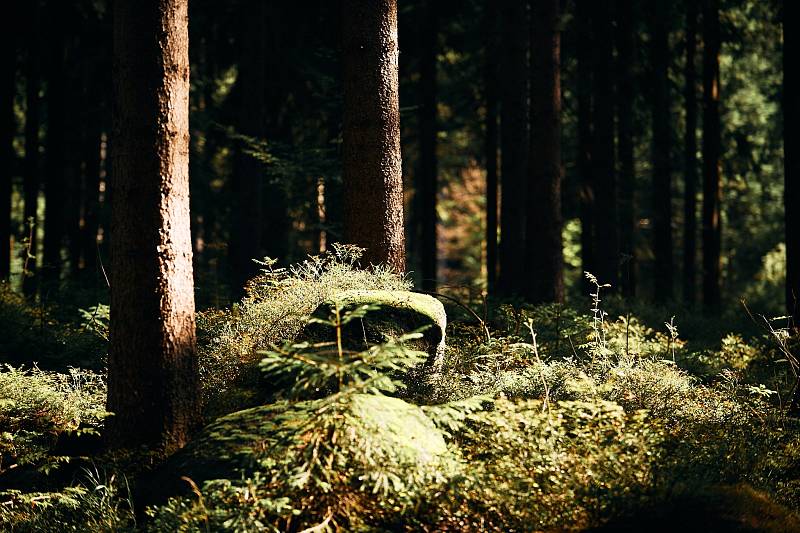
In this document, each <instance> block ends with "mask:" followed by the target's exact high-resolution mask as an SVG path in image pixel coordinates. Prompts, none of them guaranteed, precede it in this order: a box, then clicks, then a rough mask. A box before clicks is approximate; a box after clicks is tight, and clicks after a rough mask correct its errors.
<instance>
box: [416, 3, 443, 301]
mask: <svg viewBox="0 0 800 533" xmlns="http://www.w3.org/2000/svg"><path fill="white" fill-rule="evenodd" d="M424 9H425V14H424V17H425V19H424V21H423V23H422V24H423V28H422V39H421V41H422V42H421V46H422V54H421V57H420V93H421V101H420V106H419V133H420V145H419V154H420V155H419V157H420V173H419V182H420V188H419V192H420V194H421V196H422V198H421V202H420V205H421V207H422V213H421V217H420V218H421V220H420V222H421V224H422V232H421V239H422V243H421V244H422V246H421V252H422V254H421V255H422V265H421V266H422V287H423V288H424V289H426V290H429V291H432V290H436V264H437V254H436V222H437V221H436V219H437V217H436V196H437V193H438V191H439V186H438V179H437V173H438V170H437V160H436V131H437V126H436V114H437V113H436V54H437V53H438V46H437V40H438V35H439V28H438V26H439V23H438V16H439V13H438V7H437V2H436V0H426V1H425V3H424Z"/></svg>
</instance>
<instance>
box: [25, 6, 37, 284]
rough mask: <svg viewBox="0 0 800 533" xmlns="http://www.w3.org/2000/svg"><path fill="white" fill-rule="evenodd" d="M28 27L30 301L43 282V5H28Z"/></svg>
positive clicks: (27, 258)
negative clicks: (39, 261) (39, 236)
mask: <svg viewBox="0 0 800 533" xmlns="http://www.w3.org/2000/svg"><path fill="white" fill-rule="evenodd" d="M28 9H29V11H28V12H27V16H28V20H27V24H26V35H27V39H26V46H27V53H26V56H25V161H24V165H23V174H24V176H23V185H22V188H23V197H24V202H25V207H24V218H25V236H26V237H27V238H28V239H29V241H28V243H27V250H26V252H25V255H24V256H23V268H24V272H23V278H22V291H23V293H24V294H25V295H26V296H28V297H33V296H34V295H35V294H36V287H37V285H38V282H39V280H38V279H37V277H36V275H35V273H36V257H35V256H36V248H37V240H36V232H37V230H38V229H39V220H38V216H37V208H38V204H39V188H40V178H39V107H40V100H39V90H40V85H41V83H40V82H41V80H40V47H39V42H40V38H39V35H38V33H37V31H36V30H37V28H39V1H38V0H31V1H30V2H29V4H28Z"/></svg>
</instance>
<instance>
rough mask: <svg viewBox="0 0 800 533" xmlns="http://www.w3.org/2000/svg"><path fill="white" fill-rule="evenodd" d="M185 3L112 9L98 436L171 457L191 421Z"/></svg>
mask: <svg viewBox="0 0 800 533" xmlns="http://www.w3.org/2000/svg"><path fill="white" fill-rule="evenodd" d="M187 3H188V2H187V1H186V0H160V1H159V2H153V3H145V4H142V3H140V2H136V1H134V0H119V1H117V2H115V4H114V14H113V17H114V19H113V20H114V63H115V65H114V72H115V74H116V76H115V80H114V127H113V134H114V150H113V154H112V157H113V173H112V175H111V179H112V183H111V187H112V197H111V201H112V220H111V348H110V352H109V375H108V410H109V411H111V412H113V413H114V416H112V417H111V418H110V419H109V421H108V436H109V440H110V443H111V444H112V446H115V447H128V448H131V447H136V446H139V445H148V446H151V447H155V448H157V449H160V450H163V451H164V452H165V453H170V452H172V451H174V450H176V449H178V448H180V447H181V446H183V444H184V443H185V442H186V440H187V438H188V434H189V433H190V431H191V430H192V429H193V428H194V427H195V425H196V424H197V422H198V421H199V400H198V398H199V378H198V367H197V357H196V353H195V323H194V288H193V281H192V244H191V236H190V230H189V228H190V217H189V175H188V170H189V159H188V157H189V40H188V37H189V34H188V16H187Z"/></svg>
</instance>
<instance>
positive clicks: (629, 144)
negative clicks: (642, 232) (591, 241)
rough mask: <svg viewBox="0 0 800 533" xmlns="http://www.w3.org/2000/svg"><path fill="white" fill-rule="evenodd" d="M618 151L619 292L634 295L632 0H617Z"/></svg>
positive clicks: (634, 171)
mask: <svg viewBox="0 0 800 533" xmlns="http://www.w3.org/2000/svg"><path fill="white" fill-rule="evenodd" d="M616 10H617V34H616V36H617V39H616V41H617V79H618V80H619V87H618V88H617V106H616V108H617V128H618V130H617V154H618V157H619V228H620V233H619V239H620V251H621V252H622V254H623V255H624V257H623V260H622V272H621V273H620V275H621V277H620V286H621V287H622V293H623V294H624V295H625V296H626V297H628V298H631V297H633V296H635V295H636V246H635V240H634V239H635V235H636V206H635V203H634V191H635V188H636V167H635V166H634V159H633V113H634V108H633V102H634V98H635V94H634V84H635V75H634V67H635V57H636V55H635V48H636V31H635V29H634V26H633V22H634V15H633V0H617V3H616Z"/></svg>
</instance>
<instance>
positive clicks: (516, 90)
mask: <svg viewBox="0 0 800 533" xmlns="http://www.w3.org/2000/svg"><path fill="white" fill-rule="evenodd" d="M500 5H501V27H502V44H501V46H502V57H501V59H500V77H501V79H502V82H501V83H502V85H501V89H500V103H501V109H500V143H501V148H500V149H501V161H500V172H501V174H500V177H501V180H502V182H501V188H500V194H501V199H500V277H499V279H498V282H497V289H498V292H499V293H500V294H501V295H503V296H512V295H522V294H523V293H524V291H525V277H526V275H525V272H526V267H525V261H524V260H523V259H522V258H521V257H520V256H519V252H520V250H524V249H525V213H526V211H527V208H526V205H525V201H526V200H527V186H526V182H527V173H528V147H529V146H528V96H529V95H528V72H529V70H528V39H529V37H530V32H529V31H528V14H527V9H526V8H527V2H526V0H503V1H502V2H501V4H500Z"/></svg>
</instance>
